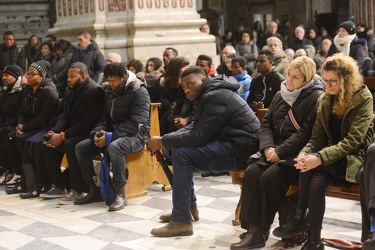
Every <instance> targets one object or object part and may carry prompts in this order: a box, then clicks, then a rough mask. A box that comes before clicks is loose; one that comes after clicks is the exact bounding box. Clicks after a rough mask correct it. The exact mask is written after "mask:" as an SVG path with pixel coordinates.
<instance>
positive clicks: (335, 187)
mask: <svg viewBox="0 0 375 250" xmlns="http://www.w3.org/2000/svg"><path fill="white" fill-rule="evenodd" d="M372 78H374V80H375V77H372ZM374 87H375V81H374ZM266 113H267V109H261V110H258V113H257V116H258V119H259V121H260V122H262V121H263V118H264V116H265V114H266ZM244 172H245V170H244V169H240V170H232V171H229V175H230V176H231V177H232V184H238V185H240V188H242V181H243V176H244ZM298 189H299V186H298V185H291V186H290V187H289V190H288V193H287V195H289V194H292V193H294V192H298ZM359 192H360V191H359V186H358V185H357V184H353V185H352V186H350V187H346V186H344V185H343V184H342V183H334V184H332V185H331V186H329V187H328V188H327V190H326V196H330V197H336V198H342V199H348V200H355V201H359V200H360V194H359ZM241 203H242V201H241V197H240V199H239V200H238V203H237V206H236V210H235V217H234V220H232V225H234V226H238V225H240V224H241V221H240V212H241Z"/></svg>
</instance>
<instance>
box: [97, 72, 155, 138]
mask: <svg viewBox="0 0 375 250" xmlns="http://www.w3.org/2000/svg"><path fill="white" fill-rule="evenodd" d="M127 74H128V77H127V79H126V80H125V81H124V82H123V83H122V85H121V86H120V87H119V89H118V90H117V91H113V90H112V89H111V88H110V87H109V86H108V87H106V89H105V90H106V97H105V103H106V105H105V112H104V115H103V117H102V119H101V120H100V122H99V123H98V125H97V126H96V127H95V128H94V130H93V131H92V132H91V134H92V135H93V134H95V132H98V131H100V130H104V131H111V132H113V133H112V141H114V140H116V139H118V138H120V137H132V136H135V135H137V134H138V125H139V124H145V125H148V126H149V125H150V114H149V112H150V96H149V94H148V92H147V89H146V83H145V82H144V81H141V80H140V79H139V78H137V77H136V75H135V74H133V73H132V72H130V71H127Z"/></svg>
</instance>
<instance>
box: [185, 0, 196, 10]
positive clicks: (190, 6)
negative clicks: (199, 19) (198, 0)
mask: <svg viewBox="0 0 375 250" xmlns="http://www.w3.org/2000/svg"><path fill="white" fill-rule="evenodd" d="M187 1H188V7H189V8H193V4H194V3H193V0H187Z"/></svg>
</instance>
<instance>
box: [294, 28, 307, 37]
mask: <svg viewBox="0 0 375 250" xmlns="http://www.w3.org/2000/svg"><path fill="white" fill-rule="evenodd" d="M294 33H295V35H296V38H297V39H298V40H302V39H303V37H304V36H305V29H304V28H302V27H301V26H298V27H297V28H296V29H295V30H294Z"/></svg>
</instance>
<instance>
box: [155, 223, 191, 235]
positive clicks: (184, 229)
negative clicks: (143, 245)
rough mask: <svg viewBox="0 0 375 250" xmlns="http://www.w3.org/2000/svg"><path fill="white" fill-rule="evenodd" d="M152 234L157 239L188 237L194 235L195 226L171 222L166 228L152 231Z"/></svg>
mask: <svg viewBox="0 0 375 250" xmlns="http://www.w3.org/2000/svg"><path fill="white" fill-rule="evenodd" d="M150 233H151V234H152V235H153V236H156V237H174V236H188V235H192V234H193V224H192V223H191V222H190V223H186V222H177V221H170V222H169V223H168V224H167V225H165V226H164V227H161V228H154V229H152V230H151V232H150Z"/></svg>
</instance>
